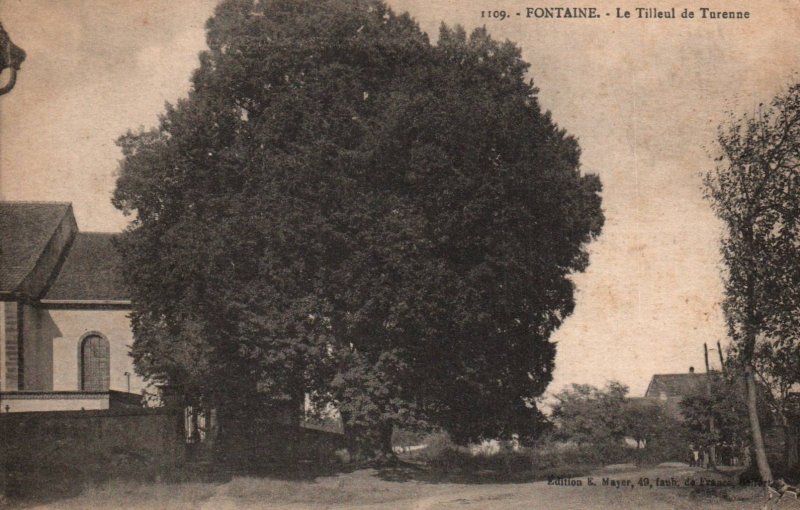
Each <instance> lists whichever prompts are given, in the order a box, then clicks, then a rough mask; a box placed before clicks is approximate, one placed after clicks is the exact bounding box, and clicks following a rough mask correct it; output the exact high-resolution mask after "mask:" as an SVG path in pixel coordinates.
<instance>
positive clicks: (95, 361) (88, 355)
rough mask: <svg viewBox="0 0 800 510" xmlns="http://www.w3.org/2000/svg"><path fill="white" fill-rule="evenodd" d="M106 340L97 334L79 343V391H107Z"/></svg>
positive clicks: (108, 363) (107, 349)
mask: <svg viewBox="0 0 800 510" xmlns="http://www.w3.org/2000/svg"><path fill="white" fill-rule="evenodd" d="M109 350H110V349H109V345H108V340H107V339H106V338H105V337H104V336H101V335H99V334H90V335H87V336H86V337H85V338H84V339H83V341H82V342H81V391H108V389H109V386H110V380H111V363H110V360H109Z"/></svg>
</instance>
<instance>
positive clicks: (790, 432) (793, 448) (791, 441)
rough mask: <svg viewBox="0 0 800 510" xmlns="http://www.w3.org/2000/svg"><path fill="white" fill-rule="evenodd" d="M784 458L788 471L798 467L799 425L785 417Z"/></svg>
mask: <svg viewBox="0 0 800 510" xmlns="http://www.w3.org/2000/svg"><path fill="white" fill-rule="evenodd" d="M783 460H784V463H785V465H786V471H787V472H790V473H791V472H793V471H794V470H795V469H797V463H798V451H797V427H795V425H794V424H792V423H789V422H788V420H786V418H785V417H783Z"/></svg>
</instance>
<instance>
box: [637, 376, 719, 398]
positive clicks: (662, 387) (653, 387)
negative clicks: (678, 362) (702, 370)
mask: <svg viewBox="0 0 800 510" xmlns="http://www.w3.org/2000/svg"><path fill="white" fill-rule="evenodd" d="M705 381H706V374H698V373H696V372H687V373H682V374H656V375H654V376H653V378H652V379H651V380H650V385H649V386H648V387H647V391H646V392H645V394H644V396H645V397H649V398H664V397H666V398H683V397H685V396H687V395H689V394H691V393H693V392H694V391H695V389H696V388H697V387H698V385H700V384H703V383H705Z"/></svg>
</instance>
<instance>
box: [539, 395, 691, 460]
mask: <svg viewBox="0 0 800 510" xmlns="http://www.w3.org/2000/svg"><path fill="white" fill-rule="evenodd" d="M627 393H628V388H627V386H624V385H622V384H620V383H618V382H613V381H612V382H610V383H609V384H608V385H607V386H606V387H605V388H602V389H601V388H596V387H594V386H591V385H586V384H573V385H572V387H571V388H566V389H564V390H562V391H560V392H559V393H557V394H556V395H555V399H556V403H555V404H554V406H553V412H552V419H553V422H554V426H555V432H554V437H555V438H556V439H559V440H562V441H568V442H570V443H574V444H575V445H577V447H578V448H579V449H580V448H582V447H583V446H584V445H586V446H588V447H589V448H590V449H600V450H603V451H609V452H615V454H616V455H619V453H618V452H619V451H620V450H621V449H622V448H623V445H624V444H625V443H624V440H625V439H626V438H629V439H632V440H633V441H635V442H636V448H637V449H639V448H649V449H650V450H654V449H663V448H662V447H663V446H664V443H670V444H674V445H676V446H677V448H678V449H680V448H681V447H682V446H683V445H682V440H683V438H684V434H683V432H684V429H683V425H682V424H681V423H680V420H679V419H678V417H677V416H676V415H675V413H671V412H670V411H669V409H667V407H666V406H665V405H664V404H663V403H661V402H659V401H654V400H651V399H643V398H636V399H632V398H628V397H627ZM672 460H683V459H682V458H680V457H678V458H673V459H672Z"/></svg>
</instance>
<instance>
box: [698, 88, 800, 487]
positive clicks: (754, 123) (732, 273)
mask: <svg viewBox="0 0 800 510" xmlns="http://www.w3.org/2000/svg"><path fill="white" fill-rule="evenodd" d="M718 146H719V157H718V158H717V165H716V168H715V169H714V170H712V171H710V172H709V173H708V174H707V175H706V177H705V186H706V192H707V197H708V199H709V200H710V201H711V203H712V206H713V208H714V211H715V212H716V214H717V216H718V217H719V218H720V219H721V220H722V221H723V223H724V225H725V235H724V238H723V239H722V255H723V259H724V261H725V294H726V297H725V302H724V311H725V316H726V320H727V324H728V330H729V332H730V336H731V338H732V340H733V342H734V344H735V346H736V349H737V351H738V355H739V358H740V361H741V363H742V366H743V369H744V376H745V381H746V384H747V396H748V398H747V407H748V414H749V419H750V427H751V432H752V438H753V446H754V449H755V456H756V462H757V464H758V469H759V473H760V476H761V478H762V479H763V480H766V481H769V480H771V479H772V472H771V470H770V466H769V464H768V462H767V457H766V453H765V450H764V442H763V438H762V434H761V427H760V423H759V419H758V413H757V408H756V383H755V368H754V362H755V354H756V352H757V348H758V344H759V342H773V343H776V344H778V345H780V344H782V343H784V342H787V341H789V340H790V339H791V338H792V337H793V335H787V332H788V331H796V327H797V319H798V311H799V310H800V307H799V306H798V305H800V300H798V290H797V289H798V282H799V281H800V280H798V271H799V270H800V269H799V266H800V256H798V255H800V253H798V246H800V239H798V234H799V233H800V223H798V218H800V200H798V197H800V187H799V186H800V171H799V170H800V85H794V86H792V87H791V88H789V90H788V91H787V92H785V93H783V94H781V95H778V96H777V97H776V98H775V99H774V100H773V101H772V102H771V104H770V105H762V106H760V107H759V110H758V111H757V112H756V113H754V114H753V115H747V116H743V117H740V118H735V117H734V118H731V120H730V121H729V122H728V123H727V124H726V125H724V126H721V127H720V130H719V134H718Z"/></svg>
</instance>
